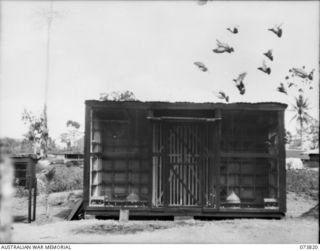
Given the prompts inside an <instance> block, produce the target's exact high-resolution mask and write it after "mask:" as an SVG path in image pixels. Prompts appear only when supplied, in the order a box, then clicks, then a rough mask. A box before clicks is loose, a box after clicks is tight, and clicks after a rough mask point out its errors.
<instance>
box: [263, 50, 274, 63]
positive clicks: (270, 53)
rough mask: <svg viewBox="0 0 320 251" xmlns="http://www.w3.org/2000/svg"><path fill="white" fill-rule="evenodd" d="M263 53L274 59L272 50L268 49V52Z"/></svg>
mask: <svg viewBox="0 0 320 251" xmlns="http://www.w3.org/2000/svg"><path fill="white" fill-rule="evenodd" d="M263 55H265V56H266V57H267V58H269V59H270V60H271V61H273V55H272V50H268V51H267V52H265V53H263Z"/></svg>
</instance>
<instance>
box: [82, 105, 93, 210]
mask: <svg viewBox="0 0 320 251" xmlns="http://www.w3.org/2000/svg"><path fill="white" fill-rule="evenodd" d="M91 112H92V110H91V107H90V106H89V105H88V104H86V110H85V138H84V168H83V206H84V208H86V207H87V206H88V205H89V197H90V190H91V189H90V186H91V182H92V181H91V180H90V177H91V174H90V172H91V168H90V165H91V164H90V162H91V158H90V144H91V142H90V141H91V120H92V117H91Z"/></svg>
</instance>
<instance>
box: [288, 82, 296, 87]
mask: <svg viewBox="0 0 320 251" xmlns="http://www.w3.org/2000/svg"><path fill="white" fill-rule="evenodd" d="M291 86H294V87H297V85H296V84H295V83H292V82H290V83H289V84H288V88H290V87H291Z"/></svg>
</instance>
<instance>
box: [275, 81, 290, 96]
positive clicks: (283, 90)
mask: <svg viewBox="0 0 320 251" xmlns="http://www.w3.org/2000/svg"><path fill="white" fill-rule="evenodd" d="M277 91H278V92H282V93H284V94H286V95H288V93H287V90H286V89H285V88H284V85H283V83H280V86H278V87H277Z"/></svg>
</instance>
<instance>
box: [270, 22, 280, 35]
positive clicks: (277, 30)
mask: <svg viewBox="0 0 320 251" xmlns="http://www.w3.org/2000/svg"><path fill="white" fill-rule="evenodd" d="M281 26H282V25H276V26H275V27H273V28H271V29H268V30H269V31H272V32H273V33H274V34H276V35H277V36H278V37H281V36H282V29H281Z"/></svg>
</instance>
